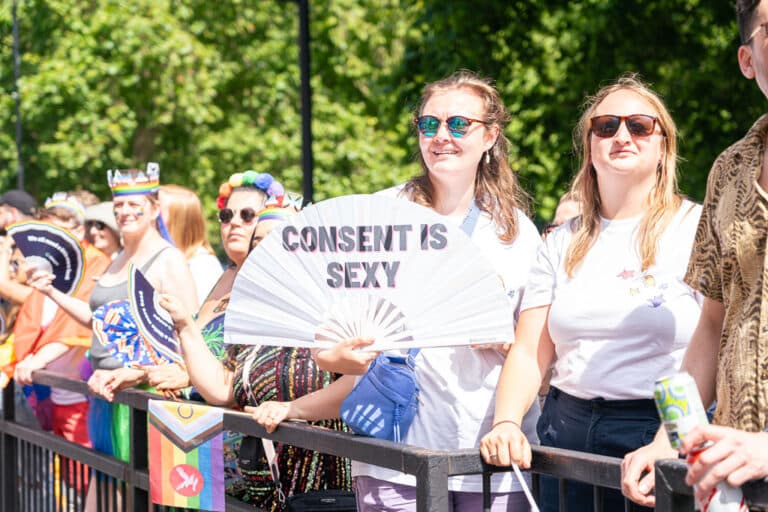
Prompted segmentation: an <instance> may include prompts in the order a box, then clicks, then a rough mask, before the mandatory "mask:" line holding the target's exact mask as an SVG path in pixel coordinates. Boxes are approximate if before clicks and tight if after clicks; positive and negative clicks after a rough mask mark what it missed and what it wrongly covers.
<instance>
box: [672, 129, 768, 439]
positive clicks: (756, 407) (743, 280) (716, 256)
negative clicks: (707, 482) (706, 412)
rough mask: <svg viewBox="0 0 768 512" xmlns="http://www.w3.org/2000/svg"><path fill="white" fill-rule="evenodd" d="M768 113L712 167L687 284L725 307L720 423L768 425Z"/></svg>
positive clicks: (747, 426)
mask: <svg viewBox="0 0 768 512" xmlns="http://www.w3.org/2000/svg"><path fill="white" fill-rule="evenodd" d="M767 133H768V115H764V116H763V117H761V118H760V119H758V120H757V122H756V123H755V124H754V125H753V126H752V128H751V129H750V130H749V132H748V133H747V135H746V136H745V137H744V138H743V139H741V140H739V141H738V142H736V143H735V144H733V145H732V146H731V147H729V148H728V149H726V150H725V151H723V152H722V153H721V154H720V156H719V157H718V158H717V160H716V161H715V163H714V165H713V166H712V171H711V172H710V174H709V178H708V182H707V193H706V197H705V199H704V210H703V212H702V214H701V221H700V222H699V226H698V229H697V232H696V241H695V242H694V248H693V252H692V254H691V261H690V264H689V266H688V273H687V274H686V277H685V280H686V282H687V283H688V284H689V285H690V286H691V287H692V288H694V289H696V290H699V291H700V292H701V293H703V294H704V295H705V296H707V297H709V298H710V299H712V300H716V301H718V302H721V303H722V304H723V305H724V307H725V320H724V324H723V332H722V335H721V338H720V352H719V355H718V368H717V384H716V391H717V394H716V396H717V411H716V413H715V420H714V421H715V423H718V424H721V425H728V426H731V427H736V428H741V429H745V430H749V431H761V430H764V429H765V428H766V427H767V426H768V421H766V419H767V418H766V417H767V416H768V279H766V277H767V276H766V272H768V260H767V259H766V258H768V253H767V252H766V243H768V193H767V192H766V191H765V190H763V189H762V188H761V187H760V186H759V185H758V183H757V180H758V179H759V177H760V172H761V169H762V165H763V155H764V151H765V139H766V134H767Z"/></svg>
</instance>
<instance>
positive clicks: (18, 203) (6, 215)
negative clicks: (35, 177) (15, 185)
mask: <svg viewBox="0 0 768 512" xmlns="http://www.w3.org/2000/svg"><path fill="white" fill-rule="evenodd" d="M36 211H37V201H36V200H35V198H34V197H32V196H31V195H29V194H28V193H26V192H24V191H23V190H19V189H13V190H9V191H7V192H5V193H4V194H3V195H1V196H0V228H5V227H6V226H10V225H11V224H14V223H16V222H21V221H23V220H27V219H31V218H32V217H34V216H35V212H36Z"/></svg>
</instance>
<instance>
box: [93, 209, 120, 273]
mask: <svg viewBox="0 0 768 512" xmlns="http://www.w3.org/2000/svg"><path fill="white" fill-rule="evenodd" d="M85 239H86V240H88V242H89V243H91V244H93V246H94V247H96V248H97V249H99V250H100V251H101V252H103V253H104V254H106V255H107V256H109V257H110V258H112V259H115V257H116V256H117V253H119V252H120V251H121V250H122V249H123V244H122V240H121V239H120V230H119V229H118V227H117V222H115V214H114V205H113V203H112V201H105V202H103V203H99V204H95V205H93V206H89V207H88V208H86V209H85Z"/></svg>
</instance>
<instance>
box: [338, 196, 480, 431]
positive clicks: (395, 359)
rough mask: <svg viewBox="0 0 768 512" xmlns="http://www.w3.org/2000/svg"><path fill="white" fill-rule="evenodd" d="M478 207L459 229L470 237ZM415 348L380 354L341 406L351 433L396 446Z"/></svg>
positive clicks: (411, 391)
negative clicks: (392, 353)
mask: <svg viewBox="0 0 768 512" xmlns="http://www.w3.org/2000/svg"><path fill="white" fill-rule="evenodd" d="M479 216H480V208H478V206H477V204H475V203H473V204H472V207H471V208H470V209H469V212H468V213H467V216H466V217H465V218H464V222H462V224H461V229H462V230H463V231H464V232H465V233H466V234H467V236H472V232H473V231H474V230H475V225H476V224H477V219H478V217H479ZM419 350H420V349H418V348H412V349H410V350H409V351H408V354H407V355H405V356H401V355H389V354H381V355H380V356H378V357H377V358H376V359H374V360H373V362H372V363H371V365H370V366H369V367H368V371H367V372H366V373H365V374H364V375H363V376H362V377H361V378H360V380H358V382H357V384H356V385H355V387H354V388H352V391H350V393H349V395H347V397H346V398H345V399H344V401H343V402H342V403H341V419H342V420H344V423H346V424H347V426H349V428H350V429H352V431H353V432H354V433H355V434H359V435H363V436H368V437H376V438H378V439H387V440H389V441H394V442H396V443H399V442H401V441H402V439H403V437H404V436H405V434H406V432H408V429H409V428H410V426H411V423H412V422H413V418H414V417H415V416H416V411H417V410H418V406H419V385H418V383H417V382H416V373H415V371H414V370H415V367H416V362H415V358H416V355H417V354H418V353H419Z"/></svg>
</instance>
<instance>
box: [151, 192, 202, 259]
mask: <svg viewBox="0 0 768 512" xmlns="http://www.w3.org/2000/svg"><path fill="white" fill-rule="evenodd" d="M160 192H161V193H162V194H163V195H167V196H168V197H169V201H168V220H167V228H168V234H169V235H171V238H172V239H173V242H174V243H175V244H176V247H177V248H178V249H179V250H180V251H181V252H182V253H184V257H186V258H187V259H189V258H191V257H192V256H194V254H195V252H196V251H197V249H198V248H199V247H204V248H205V250H206V251H208V252H209V253H211V254H213V248H212V247H211V244H210V243H209V242H208V236H207V234H206V231H205V218H204V217H203V207H202V205H201V204H200V198H198V197H197V194H195V193H194V192H193V191H192V190H190V189H188V188H186V187H182V186H180V185H160Z"/></svg>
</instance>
